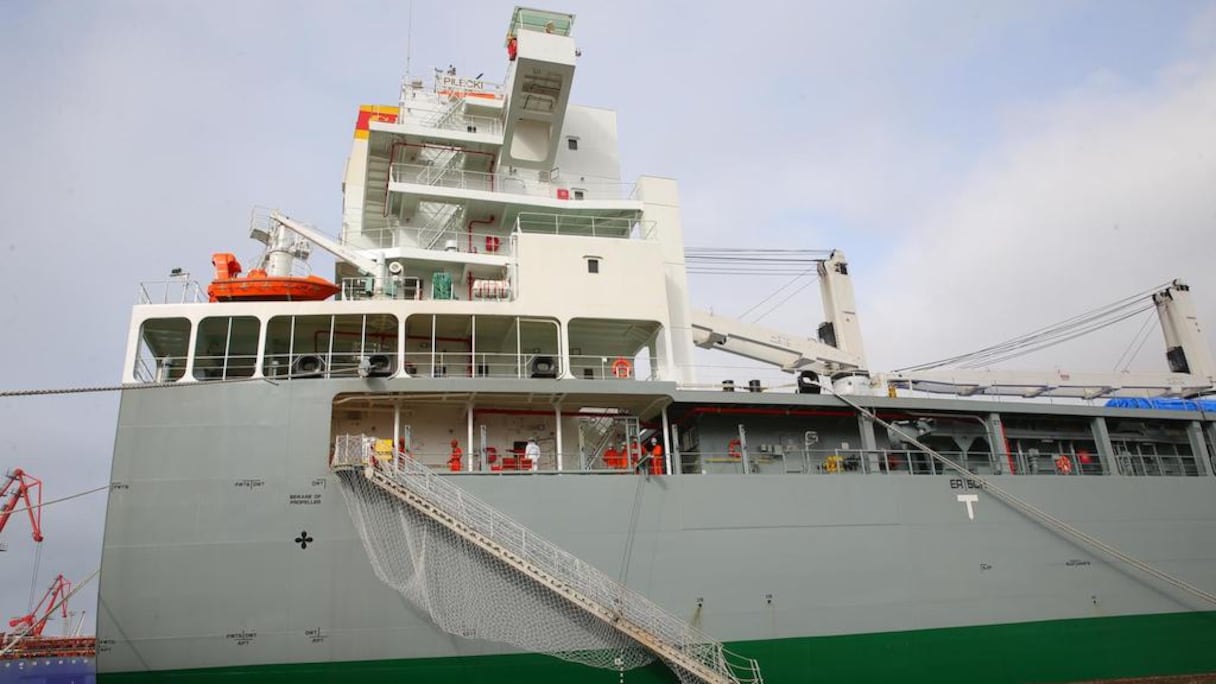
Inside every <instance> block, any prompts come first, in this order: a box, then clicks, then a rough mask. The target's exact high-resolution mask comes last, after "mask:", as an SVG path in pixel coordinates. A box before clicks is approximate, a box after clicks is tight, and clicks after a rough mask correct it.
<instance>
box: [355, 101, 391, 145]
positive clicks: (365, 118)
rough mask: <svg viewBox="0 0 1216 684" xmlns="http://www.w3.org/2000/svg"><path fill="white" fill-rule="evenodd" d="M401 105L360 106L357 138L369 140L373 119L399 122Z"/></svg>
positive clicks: (356, 131)
mask: <svg viewBox="0 0 1216 684" xmlns="http://www.w3.org/2000/svg"><path fill="white" fill-rule="evenodd" d="M400 113H401V108H400V107H393V106H391V105H362V106H360V107H359V118H358V119H356V120H355V139H356V140H367V136H368V134H369V133H370V131H369V129H370V128H371V123H372V122H373V121H384V122H387V123H397V116H398V115H399V114H400Z"/></svg>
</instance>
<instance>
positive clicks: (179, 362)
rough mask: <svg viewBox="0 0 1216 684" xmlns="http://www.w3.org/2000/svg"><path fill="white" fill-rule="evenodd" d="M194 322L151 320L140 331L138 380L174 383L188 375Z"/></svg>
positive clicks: (137, 351)
mask: <svg viewBox="0 0 1216 684" xmlns="http://www.w3.org/2000/svg"><path fill="white" fill-rule="evenodd" d="M189 346H190V321H189V320H187V319H185V318H149V319H148V320H146V321H144V322H143V324H142V325H140V328H139V346H138V348H137V349H136V351H135V379H136V380H139V381H141V382H173V381H176V380H178V379H180V378H181V377H182V376H183V375H185V374H186V350H187V349H188V348H189Z"/></svg>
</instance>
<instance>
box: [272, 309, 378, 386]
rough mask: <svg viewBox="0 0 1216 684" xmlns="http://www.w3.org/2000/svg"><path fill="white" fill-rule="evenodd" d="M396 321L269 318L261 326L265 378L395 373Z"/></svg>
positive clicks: (359, 316)
mask: <svg viewBox="0 0 1216 684" xmlns="http://www.w3.org/2000/svg"><path fill="white" fill-rule="evenodd" d="M397 335H398V331H397V318H396V317H395V316H391V315H389V314H366V315H362V314H344V315H313V316H275V317H274V318H272V319H270V323H268V324H267V326H266V352H265V356H264V358H263V366H264V369H265V370H264V373H265V375H267V376H268V377H276V376H290V377H321V376H324V375H326V374H327V373H329V374H335V375H338V376H341V377H359V376H360V375H361V374H363V373H370V374H371V375H374V376H387V375H392V374H393V373H394V372H395V370H396V363H395V362H396V357H397Z"/></svg>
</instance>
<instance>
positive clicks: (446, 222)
mask: <svg viewBox="0 0 1216 684" xmlns="http://www.w3.org/2000/svg"><path fill="white" fill-rule="evenodd" d="M415 216H416V217H418V218H420V219H422V221H421V225H420V226H419V228H418V246H419V247H421V248H422V249H434V248H435V245H438V244H439V243H440V242H442V241H443V240H444V238H446V237H447V236H449V235H453V234H455V232H456V231H457V230H458V229H459V228H460V222H461V220H462V219H463V217H464V206H462V205H459V204H451V203H448V202H431V201H422V202H419V203H418V211H417V213H416V214H415Z"/></svg>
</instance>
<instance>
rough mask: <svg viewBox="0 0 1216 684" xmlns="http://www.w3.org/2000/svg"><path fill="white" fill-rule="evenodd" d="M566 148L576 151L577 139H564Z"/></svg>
mask: <svg viewBox="0 0 1216 684" xmlns="http://www.w3.org/2000/svg"><path fill="white" fill-rule="evenodd" d="M566 148H567V149H569V150H574V151H577V150H578V138H575V137H573V136H571V137H569V138H566Z"/></svg>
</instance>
